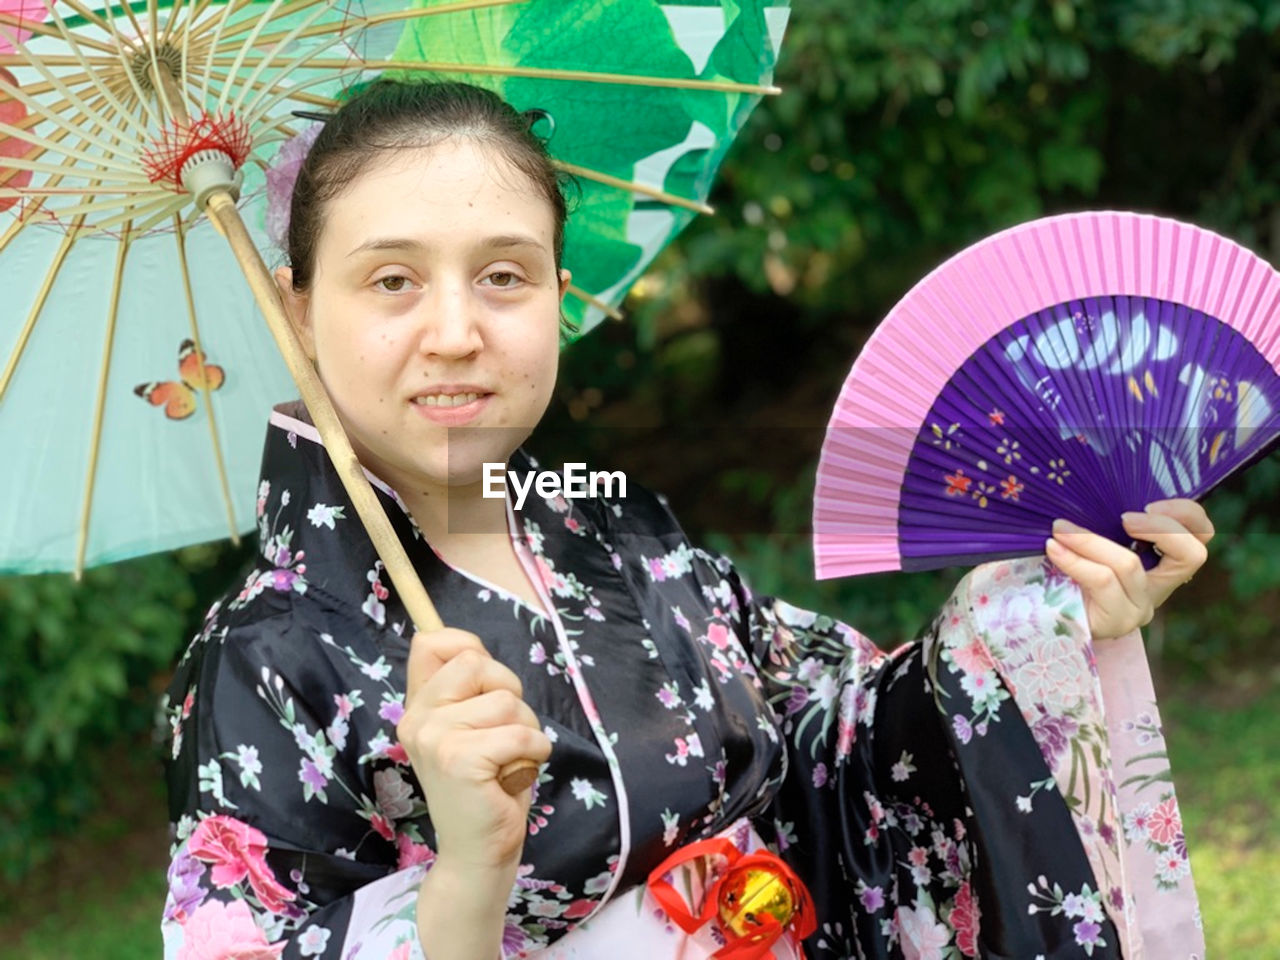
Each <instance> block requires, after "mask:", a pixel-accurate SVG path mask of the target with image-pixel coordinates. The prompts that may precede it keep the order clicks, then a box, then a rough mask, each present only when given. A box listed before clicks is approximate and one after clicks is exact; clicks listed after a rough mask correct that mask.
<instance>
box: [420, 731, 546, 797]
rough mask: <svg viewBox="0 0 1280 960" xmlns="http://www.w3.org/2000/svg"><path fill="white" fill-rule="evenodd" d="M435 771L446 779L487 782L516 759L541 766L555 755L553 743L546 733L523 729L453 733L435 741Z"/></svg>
mask: <svg viewBox="0 0 1280 960" xmlns="http://www.w3.org/2000/svg"><path fill="white" fill-rule="evenodd" d="M435 742H436V744H437V746H436V748H435V754H434V759H435V768H436V769H437V770H438V771H439V772H440V773H441V774H443V775H444V776H447V777H451V778H455V779H459V780H470V781H473V782H477V783H480V782H485V781H488V780H492V779H494V778H496V777H497V775H498V772H499V771H500V770H501V769H502V768H503V767H505V766H506V765H507V764H509V763H514V762H515V761H516V760H532V761H534V762H535V763H537V764H538V765H539V766H541V765H542V764H544V763H546V762H547V760H548V759H549V758H550V756H551V740H550V739H549V738H548V737H547V735H546V734H545V733H543V732H542V730H540V729H537V728H532V729H531V728H529V727H526V726H523V725H520V726H502V727H486V728H484V729H482V730H452V731H450V733H449V736H447V737H442V738H440V739H438V740H436V741H435Z"/></svg>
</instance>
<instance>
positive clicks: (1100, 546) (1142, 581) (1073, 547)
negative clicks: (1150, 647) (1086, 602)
mask: <svg viewBox="0 0 1280 960" xmlns="http://www.w3.org/2000/svg"><path fill="white" fill-rule="evenodd" d="M1053 530H1054V539H1053V540H1050V541H1048V544H1046V550H1047V551H1048V553H1049V559H1051V560H1052V561H1053V562H1054V563H1055V564H1057V565H1058V567H1059V568H1060V569H1061V570H1062V572H1063V573H1065V574H1067V576H1069V577H1071V578H1072V579H1073V580H1075V581H1076V582H1077V583H1079V584H1080V586H1081V587H1083V588H1084V589H1086V590H1087V591H1089V592H1090V593H1091V594H1092V595H1093V598H1094V600H1095V601H1096V602H1098V603H1100V604H1102V605H1103V606H1104V607H1106V608H1107V609H1108V610H1113V611H1116V612H1119V611H1120V610H1121V609H1122V608H1123V607H1124V606H1128V607H1131V608H1134V609H1136V611H1137V613H1138V616H1139V618H1140V619H1141V620H1142V622H1143V623H1144V624H1145V623H1148V622H1150V620H1151V617H1152V615H1153V614H1154V612H1155V610H1154V608H1153V606H1152V604H1151V600H1150V598H1149V596H1148V590H1147V572H1146V571H1145V570H1144V569H1143V568H1142V561H1141V560H1140V559H1139V558H1138V555H1137V554H1136V553H1134V552H1133V551H1132V550H1130V549H1129V548H1128V547H1123V546H1121V545H1120V544H1118V543H1116V542H1115V541H1114V540H1110V539H1108V538H1107V537H1103V536H1100V535H1098V534H1096V533H1090V532H1089V531H1088V530H1085V529H1084V528H1083V527H1079V526H1077V525H1076V524H1074V523H1070V522H1068V521H1066V520H1058V521H1055V523H1054V525H1053ZM1055 547H1056V552H1055V549H1054V548H1055ZM1064 548H1065V549H1064Z"/></svg>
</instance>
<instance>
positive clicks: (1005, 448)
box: [996, 437, 1022, 463]
mask: <svg viewBox="0 0 1280 960" xmlns="http://www.w3.org/2000/svg"><path fill="white" fill-rule="evenodd" d="M1021 446H1022V445H1021V444H1020V443H1019V442H1018V441H1017V440H1010V439H1009V438H1008V437H1005V438H1004V439H1003V440H1001V441H1000V446H998V447H996V453H997V454H999V455H1000V456H1002V457H1004V462H1005V463H1013V462H1014V461H1015V460H1021V459H1022V452H1021V450H1019V447H1021Z"/></svg>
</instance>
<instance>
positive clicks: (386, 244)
mask: <svg viewBox="0 0 1280 960" xmlns="http://www.w3.org/2000/svg"><path fill="white" fill-rule="evenodd" d="M372 250H403V251H405V252H407V253H421V252H423V251H424V250H426V245H425V244H423V243H422V242H421V241H419V240H410V239H408V238H407V237H406V238H400V237H375V238H373V239H372V240H366V241H365V242H364V243H362V244H360V246H358V247H356V248H355V249H353V250H352V251H351V252H350V253H348V254H347V256H348V257H354V256H355V255H356V254H358V253H368V252H369V251H372Z"/></svg>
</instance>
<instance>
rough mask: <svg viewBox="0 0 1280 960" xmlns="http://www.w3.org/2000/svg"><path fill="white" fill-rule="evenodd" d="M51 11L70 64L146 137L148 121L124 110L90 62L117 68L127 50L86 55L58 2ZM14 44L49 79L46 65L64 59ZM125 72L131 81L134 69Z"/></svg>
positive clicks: (152, 115) (50, 78) (30, 63)
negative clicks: (108, 55)
mask: <svg viewBox="0 0 1280 960" xmlns="http://www.w3.org/2000/svg"><path fill="white" fill-rule="evenodd" d="M49 14H50V16H52V17H53V18H54V21H55V22H56V23H57V24H58V28H59V30H60V31H61V38H62V39H63V40H64V41H65V43H66V45H67V47H68V48H69V49H70V50H71V53H72V56H71V57H70V60H71V61H72V62H71V63H70V64H67V65H69V66H79V67H80V69H81V70H83V71H84V72H85V73H87V74H88V75H89V76H90V77H92V78H93V81H94V85H95V86H96V87H97V88H98V90H99V91H100V92H101V93H103V94H104V95H106V96H107V98H108V99H109V100H110V101H111V103H112V106H113V107H114V108H115V109H116V110H117V111H118V114H119V116H120V117H122V118H123V119H124V120H125V122H127V123H129V124H131V125H132V126H133V127H134V128H135V129H136V130H137V131H139V133H141V134H142V136H144V137H146V136H147V135H148V131H147V127H146V124H144V123H140V122H139V121H138V119H137V118H136V117H134V116H133V114H131V113H130V112H128V111H127V110H125V109H124V107H122V106H121V105H120V103H119V101H118V100H116V98H115V96H114V95H113V94H112V93H111V91H110V90H109V89H108V87H107V86H105V85H104V84H103V82H102V81H101V80H100V79H99V77H98V73H97V71H95V70H93V69H91V64H94V63H96V64H98V65H100V66H106V67H116V68H118V67H119V66H120V64H121V63H122V62H123V61H125V60H126V59H127V57H126V53H125V51H124V49H123V48H118V49H117V50H116V51H115V57H114V58H106V57H87V56H85V54H84V51H82V50H81V49H80V40H81V39H82V38H81V37H80V36H79V35H78V34H76V33H75V31H73V30H70V29H68V28H67V25H66V22H65V21H64V20H63V19H62V16H61V14H60V13H59V12H58V9H57V7H56V6H55V5H50V7H49ZM0 32H3V31H0ZM13 47H14V49H15V50H16V51H18V52H19V53H21V55H22V56H23V57H24V58H25V59H26V60H27V63H26V65H27V66H30V67H32V68H33V69H34V70H36V71H38V72H39V73H40V74H41V75H42V76H44V78H45V79H46V80H53V79H54V78H53V77H52V76H51V75H50V74H49V72H48V70H47V67H49V66H57V65H58V64H57V62H56V61H59V60H61V59H63V58H62V57H60V56H48V57H32V56H31V55H30V54H29V53H28V51H27V49H26V46H25V45H23V44H20V43H14V44H13ZM3 59H4V57H2V56H0V60H3ZM124 73H125V74H126V76H127V77H128V78H129V80H130V82H132V72H131V71H127V70H126V71H124ZM143 106H144V107H147V105H146V104H145V103H144V104H143ZM147 110H148V113H150V109H149V107H147ZM151 117H152V120H153V121H154V120H155V116H154V114H151Z"/></svg>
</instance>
